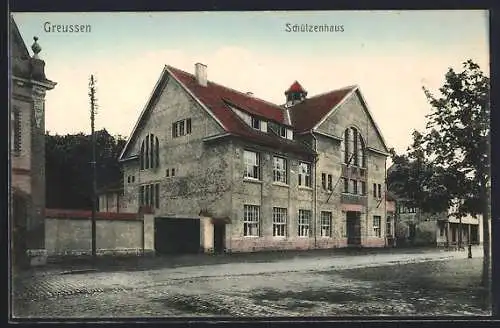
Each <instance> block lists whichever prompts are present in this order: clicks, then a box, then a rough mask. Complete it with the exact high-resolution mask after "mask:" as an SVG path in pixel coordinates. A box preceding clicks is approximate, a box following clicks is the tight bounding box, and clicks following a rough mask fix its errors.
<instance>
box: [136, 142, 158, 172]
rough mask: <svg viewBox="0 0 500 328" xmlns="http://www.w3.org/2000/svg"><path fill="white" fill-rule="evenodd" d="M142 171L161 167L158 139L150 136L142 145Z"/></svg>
mask: <svg viewBox="0 0 500 328" xmlns="http://www.w3.org/2000/svg"><path fill="white" fill-rule="evenodd" d="M140 161H141V170H147V169H152V168H157V167H160V144H159V142H158V137H157V136H155V135H154V134H148V135H147V136H146V138H144V140H143V141H142V144H141V155H140Z"/></svg>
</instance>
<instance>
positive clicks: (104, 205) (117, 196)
mask: <svg viewBox="0 0 500 328" xmlns="http://www.w3.org/2000/svg"><path fill="white" fill-rule="evenodd" d="M129 183H130V178H129ZM97 197H98V201H97V205H98V206H97V211H98V212H107V213H119V212H125V213H126V212H127V207H126V206H127V204H126V203H124V202H123V181H119V185H115V184H113V185H109V186H106V187H103V188H101V189H100V190H97Z"/></svg>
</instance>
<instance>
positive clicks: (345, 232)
mask: <svg viewBox="0 0 500 328" xmlns="http://www.w3.org/2000/svg"><path fill="white" fill-rule="evenodd" d="M264 81H265V80H263V83H264ZM285 95H286V103H285V104H284V105H283V106H279V105H275V104H272V103H269V102H267V101H264V100H261V99H259V98H257V97H256V96H255V95H253V94H251V93H245V92H239V91H236V90H234V89H231V88H228V87H225V86H222V85H219V84H216V83H214V82H211V81H209V80H208V79H207V70H206V66H204V65H202V64H196V66H195V74H190V73H187V72H184V71H182V70H179V69H177V68H174V67H171V66H166V67H165V68H164V70H163V71H162V73H161V76H160V78H159V80H158V82H157V84H156V86H155V88H154V90H153V92H152V95H151V98H150V99H149V100H148V101H147V104H146V106H145V108H144V110H143V112H142V113H141V115H140V117H139V119H138V121H137V123H136V125H135V127H134V129H133V131H132V134H131V135H130V137H129V139H128V141H127V144H126V146H125V148H124V149H123V152H122V154H121V157H120V161H121V163H122V167H123V172H124V186H123V204H124V205H126V209H125V208H124V209H123V211H127V212H137V211H139V210H140V209H141V208H144V207H148V208H150V209H151V210H153V211H154V213H155V216H156V217H157V229H156V231H157V234H158V235H157V236H156V238H157V239H159V240H161V239H164V240H168V239H172V238H174V239H175V238H177V240H178V242H177V243H178V244H179V243H184V242H186V240H187V239H189V238H192V239H193V245H195V244H196V242H199V238H202V239H203V240H204V241H202V242H201V244H202V247H203V248H204V249H205V250H207V249H214V250H215V251H224V250H225V251H232V252H240V251H258V250H271V249H310V248H331V247H347V246H355V247H360V246H364V247H384V246H386V245H388V238H387V236H388V235H389V237H391V236H392V231H393V226H394V223H393V221H392V220H393V216H392V215H389V216H388V215H387V213H388V212H389V213H391V211H393V210H394V209H392V210H391V211H388V208H387V204H388V203H387V202H386V201H385V189H386V188H385V169H386V167H385V165H386V158H387V156H388V149H387V146H386V144H385V142H384V139H383V138H382V134H381V131H380V130H379V128H378V126H377V124H376V123H375V121H374V119H373V117H372V115H371V114H370V111H369V109H368V106H367V104H366V102H365V100H364V98H363V96H362V94H361V91H360V89H359V87H357V86H350V87H345V88H342V89H338V90H333V91H330V92H326V93H324V94H320V95H316V96H312V97H307V92H306V91H305V89H304V88H303V87H302V86H301V85H300V84H299V83H298V82H297V81H296V82H294V83H293V84H292V85H291V86H290V88H289V89H287V90H286V92H285ZM101 197H104V196H101ZM114 201H115V200H113V202H114ZM103 202H104V200H103ZM103 206H104V205H103ZM189 220H191V221H192V222H194V223H192V224H191V223H190V224H187V223H186V222H188V221H189ZM191 221H189V222H191ZM197 221H199V222H201V223H196V222H197ZM161 222H163V223H161ZM168 222H177V223H176V224H177V226H176V227H178V228H176V229H181V228H180V227H181V225H183V226H184V228H182V229H186V230H177V231H176V232H172V231H167V230H168V229H169V228H165V229H167V230H165V231H164V232H162V230H161V229H163V228H161V227H162V226H165V227H167V226H168ZM183 222H184V223H183ZM188 226H189V227H191V228H189V229H191V230H190V231H191V232H189V231H188V230H187V229H188ZM172 227H173V226H171V228H170V229H174V228H172ZM387 229H390V231H388V230H387ZM200 231H201V233H200ZM167 235H168V236H171V237H168V238H167V237H165V236H167ZM200 235H201V237H200ZM189 236H191V237H189ZM391 238H392V237H391ZM391 240H392V239H391ZM177 246H178V245H177ZM177 246H176V247H177ZM158 247H160V246H158ZM171 247H174V246H172V245H171ZM193 249H194V248H193Z"/></svg>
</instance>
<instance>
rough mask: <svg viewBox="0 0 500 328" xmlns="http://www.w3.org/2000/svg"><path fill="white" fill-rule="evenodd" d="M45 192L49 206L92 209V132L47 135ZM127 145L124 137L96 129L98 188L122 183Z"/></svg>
mask: <svg viewBox="0 0 500 328" xmlns="http://www.w3.org/2000/svg"><path fill="white" fill-rule="evenodd" d="M45 144H46V158H45V161H46V195H47V199H46V200H47V205H46V206H47V207H48V208H66V209H87V210H89V209H91V208H92V199H91V197H90V196H91V194H92V193H91V191H92V171H91V166H90V158H91V156H90V154H91V150H92V148H91V147H92V145H91V138H90V135H85V134H83V133H78V134H68V135H63V136H62V135H57V134H55V135H51V134H50V133H48V134H46V136H45ZM124 145H125V139H124V138H123V137H121V136H116V137H113V136H111V135H110V134H109V133H108V132H107V131H106V130H100V131H96V159H97V182H98V188H104V187H106V186H109V185H111V184H112V185H116V184H120V182H122V172H121V169H120V165H119V163H118V156H119V154H120V152H121V150H122V149H123V147H124Z"/></svg>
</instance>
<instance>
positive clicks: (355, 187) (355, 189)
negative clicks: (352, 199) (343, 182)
mask: <svg viewBox="0 0 500 328" xmlns="http://www.w3.org/2000/svg"><path fill="white" fill-rule="evenodd" d="M351 193H352V194H355V195H357V194H358V181H357V180H351Z"/></svg>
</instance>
